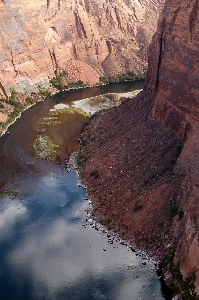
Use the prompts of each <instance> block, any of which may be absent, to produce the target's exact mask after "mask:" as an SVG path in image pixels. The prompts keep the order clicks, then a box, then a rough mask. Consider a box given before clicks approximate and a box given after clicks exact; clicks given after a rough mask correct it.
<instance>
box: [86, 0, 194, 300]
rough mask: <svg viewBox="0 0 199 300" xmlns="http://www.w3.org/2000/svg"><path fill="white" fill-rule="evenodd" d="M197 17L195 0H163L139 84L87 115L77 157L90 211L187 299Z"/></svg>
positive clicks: (191, 269) (190, 266) (191, 245)
mask: <svg viewBox="0 0 199 300" xmlns="http://www.w3.org/2000/svg"><path fill="white" fill-rule="evenodd" d="M198 20H199V1H198V0H190V1H187V0H179V1H176V0H167V1H166V2H165V7H164V10H163V12H162V15H161V17H160V21H159V25H158V30H157V33H156V34H155V36H154V37H153V40H152V43H151V46H150V48H149V59H148V62H149V69H148V73H147V79H146V82H145V87H144V91H143V92H142V93H141V94H140V95H138V97H137V98H136V99H128V100H127V101H126V102H124V103H123V104H122V105H121V106H120V107H119V108H117V109H114V110H113V111H110V112H107V113H104V115H101V116H97V117H96V118H95V119H94V120H92V121H91V125H90V126H89V127H88V128H87V130H86V131H85V133H84V138H85V141H86V143H85V144H86V146H85V147H84V156H83V158H84V161H85V167H84V174H83V175H84V178H85V182H86V184H88V187H89V189H88V192H89V195H90V196H91V198H92V199H93V202H94V213H95V215H96V216H97V217H99V218H102V219H104V221H105V222H106V223H107V224H108V225H109V226H111V227H113V228H115V229H116V230H117V231H119V232H121V234H122V235H123V236H124V237H125V238H127V239H129V240H130V241H132V242H133V243H135V244H136V245H138V246H140V247H144V248H145V249H147V250H148V251H151V252H152V253H153V255H155V256H157V257H158V258H159V259H160V260H161V261H162V262H163V267H164V275H165V280H166V281H167V282H169V284H170V285H173V284H174V285H173V287H174V286H175V290H176V292H177V293H178V292H179V293H180V291H181V297H182V298H183V299H186V300H187V299H195V296H194V293H195V292H196V293H197V294H199V205H198V199H199V159H198V157H199V114H198V104H199V100H198V99H199V92H198V86H199V77H198V67H199V62H198V55H199V45H198V36H199V25H198V24H199V23H198ZM177 136H178V138H179V139H180V140H181V142H182V144H183V148H182V151H180V144H179V140H177ZM177 157H178V158H177ZM180 272H181V274H180ZM182 275H183V278H184V280H185V281H183V280H182ZM171 277H173V278H172V279H171ZM186 279H187V280H186ZM190 282H192V283H193V282H194V283H195V292H194V288H193V285H192V284H190ZM188 290H189V292H187V291H188Z"/></svg>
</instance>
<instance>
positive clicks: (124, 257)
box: [0, 171, 164, 300]
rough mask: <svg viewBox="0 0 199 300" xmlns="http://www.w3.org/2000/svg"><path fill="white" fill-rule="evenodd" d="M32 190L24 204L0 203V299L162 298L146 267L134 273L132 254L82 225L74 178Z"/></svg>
mask: <svg viewBox="0 0 199 300" xmlns="http://www.w3.org/2000/svg"><path fill="white" fill-rule="evenodd" d="M27 184H30V182H27ZM35 186H37V188H36V190H35V193H34V195H32V196H31V197H29V198H27V199H25V200H22V199H20V198H18V199H17V198H14V199H13V198H9V197H8V196H6V197H4V199H3V200H2V201H1V203H0V210H1V213H0V245H1V246H0V251H1V258H0V259H1V263H0V265H1V269H0V276H1V283H0V297H1V299H20V300H23V299H26V300H27V299H49V300H51V299H58V300H59V299H81V300H82V299H118V300H120V299H126V300H128V299H139V298H141V297H144V294H146V296H145V298H144V299H147V300H149V299H154V298H153V296H152V294H153V293H156V295H158V298H157V299H164V298H163V297H162V296H161V295H160V285H159V282H158V281H157V279H156V274H155V273H150V272H148V273H146V269H149V263H147V267H146V269H145V270H144V269H142V268H140V265H141V262H140V261H139V260H137V259H136V258H135V257H134V254H133V253H132V251H130V250H128V249H127V248H126V247H125V246H121V245H120V244H119V243H117V244H115V245H110V244H108V243H107V238H106V236H105V235H104V234H101V233H99V232H97V231H95V230H94V229H93V228H91V226H87V227H86V228H84V227H83V226H82V224H83V223H84V218H85V216H86V212H85V210H86V209H88V205H89V204H88V202H87V201H85V200H83V199H84V197H85V191H84V190H83V189H82V188H80V187H78V186H77V185H76V177H75V174H74V173H72V172H70V173H68V172H66V171H65V172H64V171H62V172H60V173H59V174H56V173H51V174H50V175H48V176H45V177H40V178H39V179H38V182H37V184H36V185H35ZM19 196H20V195H19ZM114 247H115V248H114ZM104 250H106V251H104ZM129 263H133V264H135V265H137V266H136V269H134V270H133V271H130V270H127V266H128V264H129ZM135 274H137V275H138V277H139V278H138V279H135V278H133V275H135ZM146 276H148V277H147V278H146ZM147 282H151V283H152V287H153V288H154V290H153V292H152V291H151V290H149V286H148V285H147ZM153 283H154V284H153ZM143 284H146V287H145V288H143V287H142V285H143ZM140 291H142V293H140Z"/></svg>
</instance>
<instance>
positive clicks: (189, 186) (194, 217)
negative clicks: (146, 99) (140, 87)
mask: <svg viewBox="0 0 199 300" xmlns="http://www.w3.org/2000/svg"><path fill="white" fill-rule="evenodd" d="M198 21H199V1H198V0H192V1H186V0H180V1H174V0H167V1H166V4H165V9H164V11H163V15H162V17H161V19H160V22H159V26H158V30H157V33H156V34H155V36H154V38H153V42H152V44H151V47H150V49H149V70H148V75H147V81H146V84H145V89H146V90H148V91H149V92H151V95H152V111H151V115H152V117H154V118H157V119H158V120H160V121H161V122H162V123H164V124H166V125H167V126H169V127H170V128H171V129H173V130H175V132H176V133H177V135H178V137H179V138H180V139H181V140H182V141H183V143H184V147H183V150H182V152H181V155H180V157H179V159H178V161H177V164H176V166H175V169H174V171H175V172H176V173H178V174H181V175H183V176H184V178H183V180H182V183H181V185H180V186H179V187H178V188H177V187H176V199H177V203H178V206H179V207H180V209H181V210H183V211H184V212H185V215H184V217H183V222H182V223H181V224H180V226H179V225H178V226H177V225H176V224H175V237H178V243H177V245H178V246H177V249H176V252H175V261H176V262H177V261H179V262H180V268H181V271H182V273H183V275H184V277H187V276H189V275H190V274H193V273H195V275H196V290H197V293H199V267H198V266H199V239H198V235H199V205H198V199H199V188H198V182H199V160H198V157H199V138H198V136H199V129H198V128H199V112H198V109H199V89H198V86H199V76H198V68H199V60H198V56H199V39H198V36H199V23H198Z"/></svg>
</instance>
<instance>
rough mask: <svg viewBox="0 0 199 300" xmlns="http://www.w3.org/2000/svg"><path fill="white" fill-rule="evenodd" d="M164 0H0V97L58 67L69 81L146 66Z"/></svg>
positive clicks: (42, 79) (31, 85)
mask: <svg viewBox="0 0 199 300" xmlns="http://www.w3.org/2000/svg"><path fill="white" fill-rule="evenodd" d="M162 2H164V1H158V0H154V1H150V0H143V1H139V0H115V1H111V0H108V1H105V0H100V1H99V0H94V1H91V0H77V1H75V0H70V1H60V0H39V1H38V0H35V1H27V0H21V1H19V0H15V1H14V0H4V1H0V16H1V23H0V53H1V55H0V96H5V95H7V94H8V93H9V88H10V86H14V87H15V88H16V89H17V90H18V91H19V92H23V93H24V92H27V93H28V92H30V91H32V90H34V86H35V85H38V84H40V85H41V84H43V85H46V86H48V81H49V77H50V78H52V77H53V76H54V70H55V69H57V68H60V69H65V70H66V71H67V72H68V75H69V76H68V80H71V81H72V80H73V81H74V80H79V79H80V80H83V81H85V82H88V83H90V84H94V83H96V82H98V80H99V76H100V75H104V74H115V73H125V72H127V71H128V70H131V71H132V70H134V71H135V72H143V70H146V66H147V64H146V49H147V46H148V45H149V42H150V41H151V37H152V35H153V33H154V31H155V29H156V26H157V19H158V14H159V8H160V7H161V6H162V4H161V3H162Z"/></svg>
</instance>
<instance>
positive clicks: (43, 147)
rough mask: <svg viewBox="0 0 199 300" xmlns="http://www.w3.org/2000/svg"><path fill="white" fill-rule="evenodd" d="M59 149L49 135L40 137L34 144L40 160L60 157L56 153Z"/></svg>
mask: <svg viewBox="0 0 199 300" xmlns="http://www.w3.org/2000/svg"><path fill="white" fill-rule="evenodd" d="M58 147H59V146H58V145H56V144H55V143H53V141H51V139H50V137H49V136H47V135H39V136H38V138H37V139H36V140H35V142H34V149H35V152H36V154H37V157H38V158H40V159H47V160H49V159H53V158H54V157H56V156H57V155H58V152H57V151H56V149H57V148H58Z"/></svg>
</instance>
